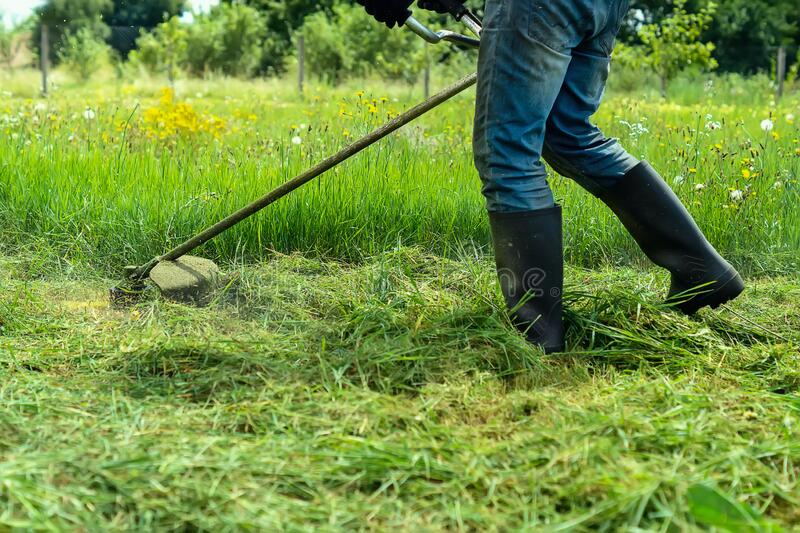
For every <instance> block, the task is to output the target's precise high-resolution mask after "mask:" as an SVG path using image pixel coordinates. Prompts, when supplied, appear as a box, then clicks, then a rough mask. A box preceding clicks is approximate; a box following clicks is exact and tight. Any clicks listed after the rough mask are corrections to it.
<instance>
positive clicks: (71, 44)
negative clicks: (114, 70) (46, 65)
mask: <svg viewBox="0 0 800 533" xmlns="http://www.w3.org/2000/svg"><path fill="white" fill-rule="evenodd" d="M58 57H59V59H60V60H61V63H62V64H63V65H64V66H66V67H67V68H69V70H70V71H71V72H73V73H74V74H76V75H77V77H78V78H79V79H80V80H81V81H88V80H89V78H91V76H92V74H94V73H95V72H97V71H98V70H99V69H100V67H102V66H103V63H104V62H106V61H107V60H108V57H109V47H108V45H107V44H106V43H105V42H104V41H102V40H100V39H98V38H97V37H96V36H95V34H94V33H93V32H92V30H91V29H89V28H88V27H85V28H81V29H79V30H78V31H76V32H75V33H72V32H67V34H66V35H64V45H63V46H62V47H61V49H60V50H59V52H58Z"/></svg>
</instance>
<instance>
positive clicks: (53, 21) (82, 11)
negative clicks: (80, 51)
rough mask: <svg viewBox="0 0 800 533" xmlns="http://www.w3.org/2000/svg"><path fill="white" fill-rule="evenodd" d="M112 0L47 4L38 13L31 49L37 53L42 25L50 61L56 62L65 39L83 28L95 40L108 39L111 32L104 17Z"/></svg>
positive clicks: (51, 0) (50, 1)
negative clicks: (46, 32) (48, 40)
mask: <svg viewBox="0 0 800 533" xmlns="http://www.w3.org/2000/svg"><path fill="white" fill-rule="evenodd" d="M112 5H113V4H112V1H111V0H47V1H46V2H45V4H44V5H43V6H42V7H40V8H39V9H37V14H38V17H37V23H36V27H35V28H34V31H33V36H32V43H31V45H32V48H33V49H34V50H35V51H36V52H39V45H40V43H41V35H42V31H41V29H42V25H43V24H46V25H47V26H48V27H49V36H50V53H51V57H50V60H51V61H54V62H57V61H58V60H59V51H60V49H61V47H62V46H63V44H64V36H65V35H67V34H68V33H69V34H71V35H75V34H76V33H77V32H78V30H80V29H82V28H86V29H88V30H89V31H90V32H91V33H92V35H93V36H94V37H95V38H97V39H107V38H108V36H109V34H110V31H109V29H108V26H107V25H106V24H105V23H104V22H103V16H104V15H105V14H106V13H109V12H110V11H111V8H112Z"/></svg>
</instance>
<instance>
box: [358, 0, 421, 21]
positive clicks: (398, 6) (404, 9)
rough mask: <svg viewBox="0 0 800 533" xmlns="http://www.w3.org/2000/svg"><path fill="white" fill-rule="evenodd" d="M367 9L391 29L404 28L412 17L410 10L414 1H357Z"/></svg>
mask: <svg viewBox="0 0 800 533" xmlns="http://www.w3.org/2000/svg"><path fill="white" fill-rule="evenodd" d="M356 1H357V2H358V3H359V4H361V5H362V6H364V7H365V8H367V13H369V14H370V15H372V16H373V17H375V18H376V19H377V20H378V21H379V22H383V23H384V24H386V26H388V27H389V28H394V27H395V26H402V25H403V24H405V23H406V20H408V17H410V16H411V10H410V9H408V8H409V6H411V4H413V3H414V0H356Z"/></svg>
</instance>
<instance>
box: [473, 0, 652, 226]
mask: <svg viewBox="0 0 800 533" xmlns="http://www.w3.org/2000/svg"><path fill="white" fill-rule="evenodd" d="M627 1H628V0H487V3H486V16H485V18H484V32H483V35H482V39H481V41H482V42H481V51H480V57H479V65H478V74H479V76H478V101H477V109H476V114H475V136H474V152H475V162H476V166H477V168H478V172H479V174H480V176H481V179H482V181H483V194H484V196H485V197H486V202H487V208H488V209H489V211H492V212H514V211H530V210H538V209H547V208H549V207H552V206H553V204H554V201H553V195H552V192H551V190H550V187H549V185H548V183H547V173H546V170H545V167H544V164H543V162H542V156H543V153H544V156H545V157H546V158H547V160H548V162H550V163H551V164H552V165H553V166H554V168H556V170H557V171H558V172H559V173H562V174H564V175H566V176H567V177H570V178H572V179H575V180H576V181H578V182H579V183H580V184H581V185H583V186H585V187H587V188H589V189H590V190H591V191H592V192H597V191H598V190H599V189H598V187H602V186H606V185H608V184H610V183H611V181H613V180H616V179H618V178H619V177H622V176H623V175H624V174H625V173H626V172H627V171H628V170H630V168H632V167H633V166H635V164H636V163H637V161H636V160H635V159H634V158H633V157H631V156H630V155H629V154H627V152H625V151H624V150H623V149H622V147H621V146H620V145H619V143H617V142H616V141H615V140H611V139H606V138H605V137H604V136H603V134H602V133H601V132H600V130H599V129H597V128H596V127H595V126H593V125H592V124H591V123H590V122H589V117H590V116H591V115H593V114H594V113H595V112H596V111H597V108H598V106H599V104H600V100H601V99H602V95H603V91H604V88H605V82H606V79H607V76H608V65H609V57H610V53H611V48H613V39H614V36H615V35H616V33H617V31H618V30H619V26H620V24H621V20H622V16H623V15H624V13H625V11H626V10H627ZM587 36H588V37H587Z"/></svg>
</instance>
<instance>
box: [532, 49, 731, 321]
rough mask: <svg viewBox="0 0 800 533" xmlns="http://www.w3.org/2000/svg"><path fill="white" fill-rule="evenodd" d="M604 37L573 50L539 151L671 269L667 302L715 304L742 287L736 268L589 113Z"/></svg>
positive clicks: (604, 58)
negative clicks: (604, 207)
mask: <svg viewBox="0 0 800 533" xmlns="http://www.w3.org/2000/svg"><path fill="white" fill-rule="evenodd" d="M607 43H608V40H607V38H606V40H600V39H596V40H594V41H591V42H589V43H585V44H584V45H582V46H580V47H578V49H576V50H574V51H573V60H572V62H571V63H570V66H569V69H568V72H567V74H566V76H565V79H564V85H563V87H562V89H561V92H560V94H559V96H558V98H557V100H556V102H555V104H554V106H553V110H552V112H551V115H550V118H549V120H548V123H547V136H546V141H545V147H544V157H545V158H546V159H547V161H548V162H549V163H550V164H551V166H552V167H553V168H554V169H555V170H556V171H557V172H558V173H559V174H562V175H564V176H567V177H569V178H572V179H574V180H575V181H577V182H578V183H580V184H581V185H582V186H584V187H585V188H586V189H588V190H589V191H590V192H592V193H593V194H594V195H596V196H598V197H599V198H600V199H602V200H603V201H604V202H605V203H606V204H607V205H608V206H609V207H610V208H611V209H612V210H613V211H614V212H615V213H616V214H617V216H618V217H619V218H620V220H621V221H622V223H623V224H624V225H625V227H626V228H627V229H628V231H629V232H630V233H631V235H632V236H633V237H634V239H636V241H637V243H638V244H639V246H640V247H641V248H642V250H643V251H644V252H645V254H646V255H647V256H648V257H649V258H650V259H651V260H652V261H653V262H654V263H656V264H657V265H659V266H661V267H664V268H666V269H667V270H669V271H670V272H671V273H672V284H671V287H670V291H669V296H668V300H669V301H670V302H671V303H673V304H674V305H675V306H676V307H677V308H678V309H680V310H682V311H684V312H685V313H688V314H692V313H694V312H696V311H698V310H699V309H700V308H702V307H705V306H712V307H717V306H719V305H721V304H723V303H725V302H727V301H729V300H732V299H733V298H735V297H737V296H738V295H739V294H740V293H741V292H742V290H743V289H744V284H743V282H742V280H741V278H740V277H739V274H738V273H737V272H736V270H735V269H734V268H733V267H732V266H731V265H730V264H729V263H728V262H727V261H725V260H724V259H723V258H722V257H721V256H720V255H719V254H718V253H717V251H716V250H715V249H714V248H713V246H711V244H709V242H708V241H707V240H706V238H705V236H704V235H703V233H702V231H701V230H700V229H699V228H698V226H697V224H696V223H695V221H694V220H693V219H692V217H691V215H690V214H689V212H688V211H687V210H686V209H685V207H684V206H683V204H681V202H680V200H679V199H678V197H677V196H676V195H675V193H674V192H673V191H672V190H671V189H670V188H669V186H668V185H667V184H666V183H665V182H664V180H663V179H661V177H660V176H659V175H658V174H657V173H656V171H655V170H654V169H653V168H652V167H651V166H650V165H649V164H647V163H646V162H639V161H638V160H637V159H636V158H634V157H633V156H631V155H630V154H628V153H627V152H626V151H625V150H624V149H623V148H622V147H621V146H620V144H619V142H617V140H615V139H608V138H606V137H605V136H604V135H603V134H602V132H601V131H600V130H599V129H598V128H597V127H596V126H594V125H593V124H591V122H590V120H589V119H590V117H591V116H592V115H593V114H594V113H595V112H596V111H597V108H598V106H599V105H600V100H601V99H602V94H603V89H604V87H605V81H606V78H607V74H608V66H609V59H608V54H607V53H606V52H610V47H607ZM604 44H605V45H606V47H607V48H608V49H604V46H603V45H604Z"/></svg>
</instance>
